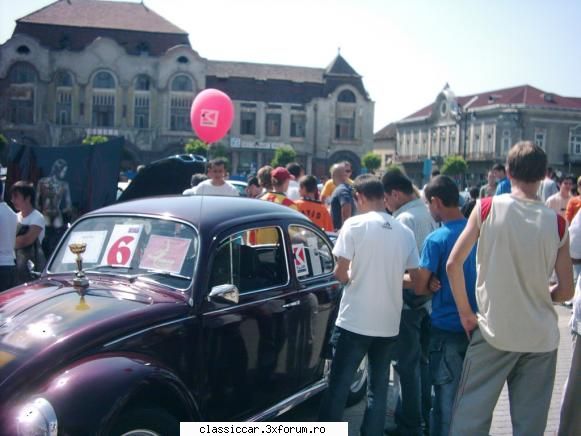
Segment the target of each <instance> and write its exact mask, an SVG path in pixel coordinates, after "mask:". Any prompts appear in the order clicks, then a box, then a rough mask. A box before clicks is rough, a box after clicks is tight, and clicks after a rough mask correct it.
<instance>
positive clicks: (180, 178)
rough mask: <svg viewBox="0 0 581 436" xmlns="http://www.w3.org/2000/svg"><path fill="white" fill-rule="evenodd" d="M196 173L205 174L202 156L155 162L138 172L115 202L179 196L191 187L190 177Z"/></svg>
mask: <svg viewBox="0 0 581 436" xmlns="http://www.w3.org/2000/svg"><path fill="white" fill-rule="evenodd" d="M196 173H204V174H205V173H206V158H205V157H203V156H199V155H196V154H180V155H175V156H170V157H166V158H164V159H160V160H157V161H155V162H152V163H150V164H149V165H146V166H145V168H143V169H142V170H141V171H139V172H138V173H137V175H136V176H135V178H134V179H133V180H132V181H131V183H130V184H129V185H128V186H126V187H125V189H124V190H123V192H122V193H121V194H120V195H119V196H118V199H117V200H118V201H128V200H135V199H138V198H144V197H153V196H156V195H174V194H181V193H182V192H183V191H184V190H185V189H188V188H189V187H190V186H191V179H192V175H193V174H196Z"/></svg>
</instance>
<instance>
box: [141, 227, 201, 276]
mask: <svg viewBox="0 0 581 436" xmlns="http://www.w3.org/2000/svg"><path fill="white" fill-rule="evenodd" d="M189 246H190V240H189V239H183V238H172V237H170V236H159V235H151V236H150V238H149V241H148V242H147V246H146V247H145V250H144V251H143V256H141V262H140V264H139V268H142V269H156V270H162V271H167V272H173V273H176V274H179V273H180V272H181V270H182V266H183V264H184V260H185V259H186V254H187V252H188V248H189Z"/></svg>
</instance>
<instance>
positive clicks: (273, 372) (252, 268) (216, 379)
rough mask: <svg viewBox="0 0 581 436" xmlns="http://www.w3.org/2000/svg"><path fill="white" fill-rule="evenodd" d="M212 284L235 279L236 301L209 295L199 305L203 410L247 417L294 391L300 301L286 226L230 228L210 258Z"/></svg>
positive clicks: (215, 414) (210, 416) (227, 417)
mask: <svg viewBox="0 0 581 436" xmlns="http://www.w3.org/2000/svg"><path fill="white" fill-rule="evenodd" d="M209 271H210V272H209V286H208V292H209V293H210V292H211V291H212V290H216V289H218V290H219V289H220V288H217V287H218V286H226V287H228V286H230V288H232V285H234V286H236V288H237V290H238V292H239V296H238V302H237V303H236V302H233V301H227V300H224V299H220V298H216V297H213V298H209V299H208V301H206V302H205V303H204V307H203V310H202V335H201V338H202V341H203V346H202V349H203V358H204V359H205V365H204V366H205V368H206V371H207V377H206V386H205V388H204V389H203V392H204V399H203V407H204V409H205V416H207V417H208V419H212V420H231V419H242V418H245V417H248V416H251V415H252V414H254V413H257V412H259V411H261V410H264V409H266V408H267V407H270V406H272V405H274V404H276V403H277V402H279V401H281V400H282V399H284V398H286V397H287V396H289V395H290V394H292V393H293V392H295V391H296V388H297V383H298V380H299V371H300V366H299V362H298V360H297V359H298V358H297V354H296V351H297V350H298V349H299V344H298V338H296V337H295V335H294V332H296V325H297V323H298V321H299V310H300V304H299V303H300V301H299V300H298V297H297V292H296V289H294V288H293V284H292V283H293V282H292V281H291V278H290V277H291V276H290V268H289V261H288V253H287V247H286V244H285V238H284V237H283V230H282V228H281V227H276V226H269V227H257V228H252V229H247V230H241V231H237V232H234V233H231V234H229V235H227V236H225V237H224V238H222V240H221V241H220V242H219V243H218V245H217V248H216V250H215V252H214V255H213V256H212V259H210V266H209Z"/></svg>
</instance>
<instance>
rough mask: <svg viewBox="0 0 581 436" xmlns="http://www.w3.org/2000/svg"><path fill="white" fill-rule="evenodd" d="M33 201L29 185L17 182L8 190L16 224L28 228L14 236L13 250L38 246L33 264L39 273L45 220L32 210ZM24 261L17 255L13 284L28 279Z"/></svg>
mask: <svg viewBox="0 0 581 436" xmlns="http://www.w3.org/2000/svg"><path fill="white" fill-rule="evenodd" d="M34 199H35V190H34V187H33V185H32V184H31V183H28V182H24V181H19V182H16V183H15V184H14V185H12V188H10V201H11V202H12V204H13V205H14V207H15V208H16V210H17V211H18V215H17V217H18V223H19V224H21V225H23V226H28V231H27V232H26V233H24V234H22V235H18V236H16V241H15V244H14V248H15V249H16V250H19V249H25V248H28V247H31V246H32V245H34V244H38V246H37V247H36V249H35V250H34V251H35V252H36V253H37V258H36V259H34V260H33V262H34V263H35V266H36V269H37V271H39V270H41V269H42V268H43V267H44V260H45V259H44V254H43V253H42V248H41V244H42V240H43V239H44V226H45V220H44V216H43V215H42V214H41V213H40V212H39V211H38V210H36V209H35V208H34V205H33V201H34ZM37 241H38V242H37ZM26 260H27V259H25V258H24V257H22V256H20V255H19V254H18V253H17V256H16V283H15V284H21V283H24V282H25V281H27V280H29V279H30V276H29V274H28V268H27V265H26ZM31 260H32V259H31Z"/></svg>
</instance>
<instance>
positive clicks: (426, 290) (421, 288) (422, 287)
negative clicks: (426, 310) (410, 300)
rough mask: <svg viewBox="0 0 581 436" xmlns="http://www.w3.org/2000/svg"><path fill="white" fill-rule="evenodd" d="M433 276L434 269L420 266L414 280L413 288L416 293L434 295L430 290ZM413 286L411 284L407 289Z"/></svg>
mask: <svg viewBox="0 0 581 436" xmlns="http://www.w3.org/2000/svg"><path fill="white" fill-rule="evenodd" d="M431 277H432V271H430V270H429V269H425V268H418V269H417V272H416V274H415V277H413V278H414V280H413V289H414V292H415V293H416V295H432V291H431V290H430V286H429V284H430V278H431ZM409 288H412V286H409V287H408V288H407V289H409Z"/></svg>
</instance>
